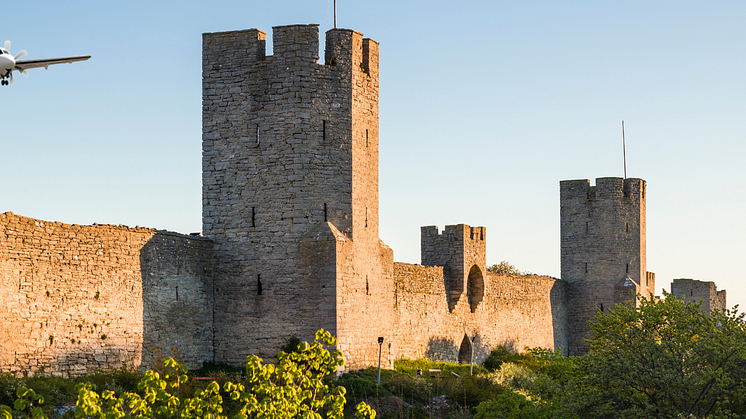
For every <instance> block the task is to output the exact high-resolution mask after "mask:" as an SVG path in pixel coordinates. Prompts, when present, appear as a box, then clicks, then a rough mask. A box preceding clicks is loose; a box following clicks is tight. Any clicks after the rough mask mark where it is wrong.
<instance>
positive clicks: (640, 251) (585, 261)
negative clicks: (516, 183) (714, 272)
mask: <svg viewBox="0 0 746 419" xmlns="http://www.w3.org/2000/svg"><path fill="white" fill-rule="evenodd" d="M560 225H561V227H560V243H561V265H562V266H561V271H562V274H561V275H562V279H563V280H565V281H567V283H568V303H567V306H568V307H569V308H570V312H569V313H568V327H569V336H570V339H571V340H570V343H569V347H568V350H569V354H570V355H581V354H583V353H585V352H587V351H588V344H587V343H586V342H585V341H584V340H585V339H588V338H590V333H591V329H590V326H589V325H588V321H590V320H593V318H594V316H595V315H596V310H597V309H599V308H600V309H602V310H607V309H612V308H613V307H614V305H615V304H617V303H620V302H622V301H625V300H627V299H630V298H631V299H634V293H635V292H640V293H641V294H643V295H647V294H648V293H649V292H651V291H653V290H654V289H652V288H649V286H650V285H654V284H648V280H649V279H650V278H651V277H650V276H649V275H648V274H647V271H646V259H645V181H644V180H642V179H621V178H598V179H596V186H590V181H588V180H568V181H562V182H560ZM653 282H654V281H653ZM625 296H626V297H625Z"/></svg>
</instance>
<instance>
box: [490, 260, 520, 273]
mask: <svg viewBox="0 0 746 419" xmlns="http://www.w3.org/2000/svg"><path fill="white" fill-rule="evenodd" d="M487 270H488V271H489V272H493V273H496V274H510V275H523V274H524V273H523V272H521V271H519V270H518V269H517V268H516V267H515V266H513V265H511V264H510V263H508V261H507V260H504V261H502V262H500V263H498V264H494V265H491V266H489V267H488V268H487Z"/></svg>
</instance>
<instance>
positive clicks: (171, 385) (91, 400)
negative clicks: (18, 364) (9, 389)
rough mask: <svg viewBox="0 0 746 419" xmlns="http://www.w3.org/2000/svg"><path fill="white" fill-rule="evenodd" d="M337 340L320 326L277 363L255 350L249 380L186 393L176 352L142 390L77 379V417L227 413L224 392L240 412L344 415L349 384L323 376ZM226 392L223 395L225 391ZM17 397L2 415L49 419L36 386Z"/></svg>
mask: <svg viewBox="0 0 746 419" xmlns="http://www.w3.org/2000/svg"><path fill="white" fill-rule="evenodd" d="M336 345H337V340H336V338H334V337H333V336H331V335H330V334H329V333H328V332H326V331H324V330H319V331H318V332H316V341H314V342H311V343H310V344H309V343H307V342H302V343H301V344H299V345H298V347H297V349H298V350H297V352H293V353H284V352H281V353H280V354H279V355H278V356H277V359H278V363H277V365H274V364H266V365H265V364H263V362H262V360H261V359H260V358H258V357H257V356H255V355H250V356H249V357H248V358H247V363H246V372H247V378H246V384H241V383H238V384H236V383H233V382H231V381H226V382H225V383H224V384H223V385H222V388H221V385H220V384H219V383H218V382H217V381H212V382H211V383H209V384H207V385H206V386H205V388H201V389H197V390H196V391H195V392H194V393H193V396H192V397H190V398H185V397H183V396H182V389H183V387H184V386H185V385H187V382H188V376H187V372H188V368H187V366H186V365H180V364H179V363H177V362H176V361H175V360H173V359H172V358H166V360H165V361H164V367H165V373H164V374H163V378H161V375H160V374H159V373H158V372H154V371H152V370H151V371H147V372H146V373H145V375H144V377H142V379H141V380H140V382H139V383H138V385H137V388H138V390H139V393H135V392H124V393H122V394H117V393H116V392H115V391H113V390H103V391H100V392H98V391H97V386H96V385H95V384H93V383H91V382H83V383H79V384H78V385H77V386H76V387H75V389H76V391H77V394H78V399H77V403H76V405H77V409H76V410H75V417H76V418H78V419H84V418H85V419H114V418H123V417H125V416H126V417H136V418H155V417H158V418H160V419H165V418H171V417H174V416H176V417H178V418H183V419H190V418H197V417H199V418H206V419H226V418H227V416H226V414H225V413H226V412H225V411H224V403H223V395H225V396H227V397H228V398H229V399H230V400H232V401H233V402H237V403H240V406H241V407H240V409H239V410H238V412H237V415H235V416H237V417H239V418H244V419H245V418H248V417H266V418H272V417H283V418H285V417H287V418H292V417H303V418H316V417H319V418H320V417H321V415H322V414H323V415H324V416H326V417H327V418H342V417H343V409H344V405H345V402H346V399H345V397H344V395H345V392H346V390H345V388H344V387H337V386H330V385H328V384H327V383H325V381H324V379H325V377H326V376H328V375H329V374H331V373H333V372H335V371H336V370H337V367H339V366H341V365H344V359H343V358H342V353H341V352H339V351H338V350H335V351H333V352H330V351H329V350H328V349H326V347H328V346H336ZM221 394H222V395H221ZM16 395H17V397H18V399H16V401H15V402H14V403H13V408H11V407H9V406H7V405H3V406H0V415H2V416H3V419H12V418H13V417H18V416H23V417H31V418H33V419H47V418H48V415H47V414H45V413H44V412H43V411H42V409H41V408H40V407H39V405H40V404H41V403H43V397H42V396H40V395H37V394H36V393H35V392H34V391H33V390H30V389H28V388H26V387H19V388H18V390H17V392H16ZM375 415H376V413H375V411H374V410H372V409H371V408H370V406H368V405H367V404H366V403H359V404H358V405H357V407H356V413H355V417H358V418H365V417H368V418H371V419H372V418H375Z"/></svg>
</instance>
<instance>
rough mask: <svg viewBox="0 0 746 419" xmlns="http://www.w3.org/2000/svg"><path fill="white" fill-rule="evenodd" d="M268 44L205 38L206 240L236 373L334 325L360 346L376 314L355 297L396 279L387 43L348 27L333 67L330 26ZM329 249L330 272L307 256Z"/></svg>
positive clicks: (247, 37) (288, 33)
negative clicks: (386, 208)
mask: <svg viewBox="0 0 746 419" xmlns="http://www.w3.org/2000/svg"><path fill="white" fill-rule="evenodd" d="M265 39H266V35H265V33H264V32H262V31H260V30H257V29H251V30H246V31H234V32H221V33H207V34H204V35H203V62H202V65H203V67H202V69H203V143H202V144H203V161H202V168H203V213H202V215H203V232H204V234H205V235H206V236H208V237H210V238H212V239H213V240H214V241H215V278H216V285H215V311H216V317H215V318H216V325H215V326H216V335H215V348H216V349H215V360H216V361H217V362H228V363H233V364H241V363H243V362H245V359H246V356H247V355H248V354H251V353H256V354H258V355H259V356H261V357H263V358H271V357H273V356H274V355H276V353H277V351H278V349H279V347H280V346H281V345H282V344H283V343H284V341H285V339H286V338H287V337H289V336H290V335H297V336H298V337H300V338H302V339H311V338H313V334H314V332H315V331H316V330H317V329H318V328H320V327H325V328H327V329H329V330H330V331H331V332H332V333H334V334H336V335H338V338H339V340H340V345H348V347H349V348H353V347H355V346H356V345H357V343H355V342H354V340H355V339H358V337H359V336H360V334H359V333H354V334H353V333H348V332H347V331H353V330H356V328H357V327H358V326H356V325H357V323H359V322H360V321H361V320H362V319H363V318H362V317H361V315H360V311H359V310H355V309H348V308H347V307H351V306H350V303H349V301H353V300H354V298H355V297H354V296H355V295H356V294H355V292H356V290H357V292H359V290H361V289H364V286H365V284H366V283H367V284H368V288H369V289H372V290H383V289H386V285H385V284H384V283H385V282H386V281H387V279H386V278H385V276H386V269H384V268H382V266H383V265H382V264H381V260H380V258H381V254H382V253H381V246H380V244H379V238H378V44H377V43H376V42H375V41H372V40H369V39H363V37H362V34H360V33H357V32H354V31H351V30H344V29H334V30H331V31H329V32H327V36H326V51H325V57H324V60H323V63H319V57H318V46H319V34H318V26H317V25H291V26H279V27H275V28H273V51H274V55H272V56H266V55H265V49H266V48H265ZM336 232H339V233H341V234H342V235H343V236H344V237H345V240H341V238H340V237H338V236H337V234H336ZM316 233H319V234H321V235H320V236H318V237H319V239H318V240H317V239H316V238H315V237H316V236H314V234H316ZM304 252H305V253H304ZM318 252H321V253H320V254H322V255H323V257H321V258H320V259H319V261H321V262H320V263H322V266H326V267H328V270H325V269H327V268H323V269H322V268H321V267H320V266H316V265H314V263H313V260H312V259H309V258H305V256H304V255H307V254H316V253H318ZM384 253H385V252H384ZM304 258H305V259H304ZM388 271H390V268H389V269H388ZM389 278H390V275H389ZM329 281H331V282H329ZM388 283H389V285H388V289H392V286H391V285H390V284H391V280H390V279H388ZM329 287H331V289H332V290H333V291H332V290H330V289H329ZM376 292H377V291H376ZM370 298H383V297H378V296H371V297H370ZM377 307H381V308H380V310H383V308H382V307H385V305H380V306H379V305H373V304H371V305H370V308H369V310H373V309H379V308H377ZM338 310H343V311H345V312H344V313H340V312H337V311H338ZM366 313H369V311H366ZM345 322H346V324H347V325H346V326H344V327H343V326H340V325H341V324H343V323H345ZM360 332H364V333H370V334H373V333H380V332H378V331H374V330H372V329H370V328H368V329H364V330H360ZM350 350H352V349H350Z"/></svg>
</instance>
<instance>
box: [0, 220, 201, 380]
mask: <svg viewBox="0 0 746 419" xmlns="http://www.w3.org/2000/svg"><path fill="white" fill-rule="evenodd" d="M211 247H212V242H211V241H209V240H206V239H203V238H198V237H188V236H183V235H180V234H175V233H169V232H161V231H156V230H152V229H146V228H139V227H138V228H128V227H123V226H111V225H93V226H80V225H68V224H63V223H59V222H47V221H40V220H35V219H32V218H27V217H21V216H18V215H14V214H13V213H5V214H0V298H2V301H3V310H2V311H0V371H9V372H13V373H15V374H22V373H29V372H35V371H39V370H42V369H43V370H44V371H45V372H46V373H49V374H52V375H59V376H75V375H81V374H85V373H88V372H91V371H94V370H98V369H109V368H120V367H122V366H130V367H131V366H134V367H140V368H144V367H147V366H150V365H152V362H153V361H156V360H158V359H160V358H162V357H164V356H175V357H176V358H178V359H181V360H184V361H187V362H188V363H189V365H190V366H200V365H201V364H202V362H204V361H208V360H212V297H211V287H212V284H211V281H210V278H211V275H212V272H211V270H212V266H211V265H212V261H211V256H210V255H211ZM174 350H175V352H174Z"/></svg>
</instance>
